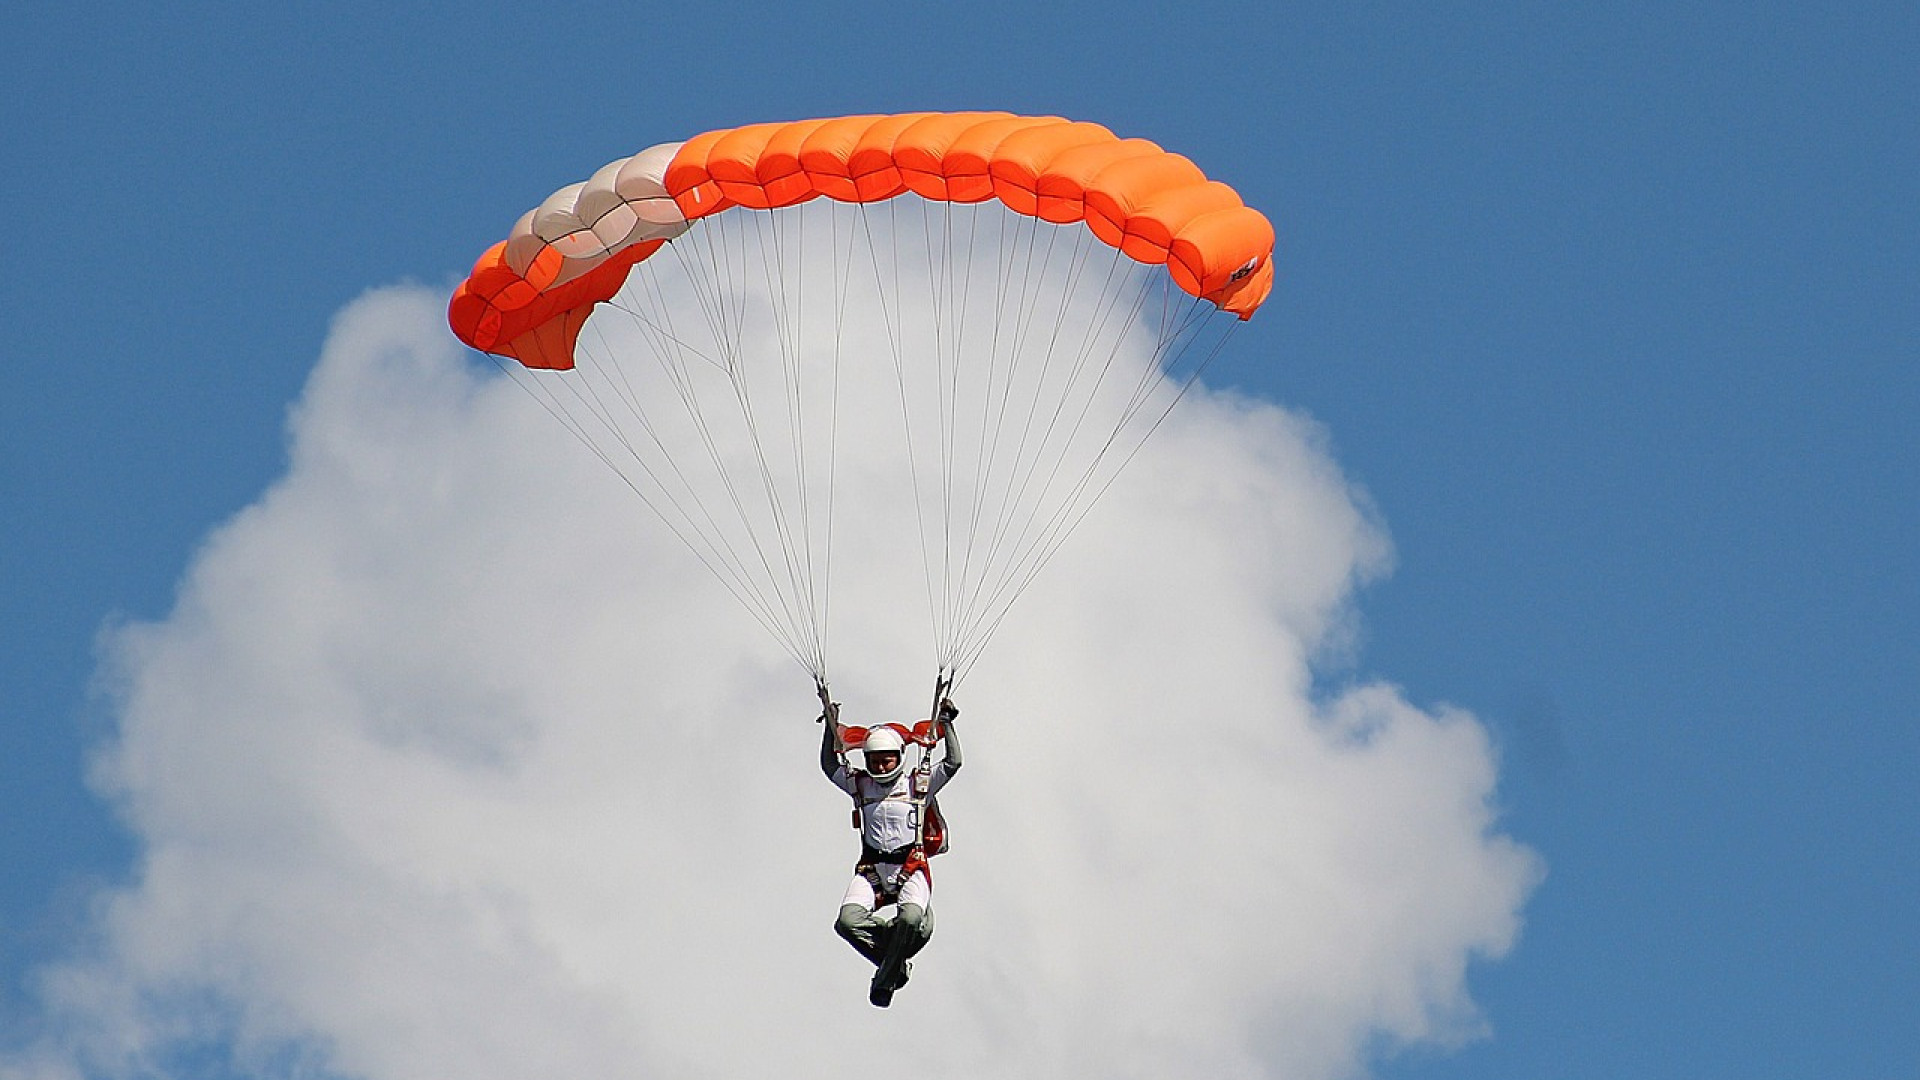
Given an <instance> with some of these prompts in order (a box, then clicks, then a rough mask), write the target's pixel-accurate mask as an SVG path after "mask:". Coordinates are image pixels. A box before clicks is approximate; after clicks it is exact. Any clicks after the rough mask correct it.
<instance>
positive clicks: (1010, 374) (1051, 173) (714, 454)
mask: <svg viewBox="0 0 1920 1080" xmlns="http://www.w3.org/2000/svg"><path fill="white" fill-rule="evenodd" d="M1273 243H1274V232H1273V227H1272V226H1271V225H1270V224H1269V223H1268V221H1267V219H1266V218H1265V217H1264V216H1262V215H1261V214H1260V213H1259V212H1258V211H1256V210H1253V209H1251V208H1249V207H1247V206H1246V205H1244V203H1243V202H1242V201H1241V198H1240V196H1239V195H1238V194H1237V193H1236V192H1235V191H1234V190H1233V189H1232V188H1230V187H1228V186H1227V185H1225V184H1223V183H1220V182H1218V181H1215V180H1210V179H1208V178H1207V177H1206V176H1205V175H1204V174H1203V173H1202V172H1201V171H1200V169H1199V168H1198V167H1197V166H1195V165H1194V164H1193V162H1191V161H1189V160H1188V159H1186V158H1184V157H1181V156H1180V155H1178V154H1174V153H1170V152H1168V151H1166V150H1163V149H1161V148H1160V147H1159V146H1157V145H1155V144H1154V143H1151V142H1147V141H1146V140H1144V139H1123V138H1118V137H1116V136H1115V135H1114V134H1113V133H1112V132H1111V131H1109V130H1107V129H1106V128H1104V127H1101V126H1100V125H1098V124H1088V123H1076V122H1073V121H1069V120H1065V119H1061V118H1059V117H1025V116H1014V115H1011V114H1008V113H998V112H975V113H907V114H901V115H892V116H847V117H835V118H827V119H816V120H801V121H796V122H792V123H772V124H751V125H748V126H745V127H738V128H730V129H726V130H721V131H710V132H707V133H705V134H703V135H697V136H695V137H693V138H691V139H689V140H687V141H686V142H680V143H664V144H661V145H657V146H653V147H650V148H648V149H646V150H642V151H640V152H639V153H637V154H634V155H632V156H630V157H626V158H621V159H620V160H617V161H614V162H611V163H609V164H607V165H606V166H604V167H603V168H601V169H599V170H598V171H597V172H595V173H594V174H593V175H592V176H591V177H589V178H588V179H587V180H585V181H583V182H581V183H578V184H573V185H570V186H568V187H565V188H562V189H560V190H559V191H556V192H554V193H553V195H551V196H550V197H548V198H547V199H546V200H545V201H544V202H542V203H541V204H540V205H539V206H537V207H535V208H534V209H532V210H530V211H528V212H527V213H526V214H525V215H524V216H523V217H521V219H520V220H519V222H518V223H516V224H515V225H514V227H513V229H512V231H511V232H510V233H509V234H508V236H507V238H506V239H505V240H503V241H501V242H500V243H498V244H495V245H494V246H493V247H492V248H490V249H488V251H487V252H486V254H485V255H483V256H482V257H481V259H480V261H479V262H478V263H477V264H476V265H475V266H474V269H473V273H472V275H471V276H470V277H468V278H467V280H466V281H465V282H464V283H462V284H461V285H460V287H459V288H458V289H457V290H456V291H455V293H454V295H453V298H452V301H451V303H450V305H449V308H448V319H449V321H450V323H451V324H452V326H453V330H454V332H455V333H456V334H457V335H458V336H459V337H460V339H461V340H463V341H465V342H466V343H467V344H469V345H471V346H473V347H474V348H476V349H479V350H481V351H483V352H487V353H491V354H494V355H495V356H497V357H502V358H507V359H506V360H502V361H501V362H500V366H501V368H502V370H503V371H504V372H506V373H507V374H508V375H509V376H511V377H512V378H514V379H515V381H517V382H519V383H520V385H522V386H523V387H525V388H526V389H527V390H528V391H529V393H531V394H533V395H534V396H535V397H536V398H537V399H538V400H540V401H541V403H542V404H543V405H545V406H546V408H547V409H548V410H549V411H550V412H552V413H553V415H554V416H555V417H556V418H558V419H559V420H560V421H561V422H562V423H563V424H564V425H565V426H566V427H567V428H568V429H569V430H571V431H572V432H573V433H574V435H576V436H577V437H579V438H580V439H581V441H583V442H585V443H586V444H587V445H588V446H589V447H591V448H592V449H593V451H594V452H595V453H596V454H597V455H599V457H600V458H601V459H602V460H603V461H605V462H607V463H608V464H609V465H610V466H612V467H613V468H614V469H615V470H616V471H617V472H618V473H619V475H620V476H621V477H622V479H624V480H625V482H626V483H627V485H628V487H630V488H631V489H632V490H633V491H634V492H635V493H636V494H638V495H639V496H640V498H641V499H642V500H644V501H645V502H646V503H647V505H648V506H650V507H652V508H653V509H654V510H655V511H656V512H657V513H658V514H659V515H660V516H661V518H662V519H663V520H664V521H665V522H666V523H667V525H668V526H669V527H670V528H671V529H672V530H673V531H674V532H675V534H676V535H678V536H679V537H680V538H681V539H682V540H683V541H684V542H685V543H686V544H687V545H688V546H689V547H690V548H691V549H692V550H693V551H694V553H695V554H696V555H697V556H698V557H699V558H700V560H701V561H702V562H703V563H704V564H705V565H706V566H707V567H708V568H709V569H710V570H712V571H713V572H714V574H715V575H716V577H718V578H719V579H720V580H721V582H722V583H723V584H724V585H725V586H726V587H727V588H728V590H729V591H730V592H731V593H732V594H733V595H734V596H735V598H736V599H738V600H739V601H740V602H741V603H742V604H743V605H744V606H745V607H746V608H747V609H748V610H749V611H750V612H751V613H752V614H753V615H754V617H755V618H756V619H757V620H758V621H759V622H760V623H761V624H762V625H763V626H765V627H766V628H767V629H768V630H769V631H770V632H771V633H772V634H773V635H774V637H775V638H776V639H778V640H779V641H780V642H781V643H782V645H783V646H784V647H785V648H786V649H787V650H788V652H789V653H790V654H792V655H793V656H794V658H795V659H796V660H798V661H799V662H800V663H801V664H802V665H804V666H805V667H806V668H807V669H808V670H809V671H810V672H812V673H813V675H814V676H815V678H816V680H818V681H820V682H822V683H824V682H825V677H826V659H827V658H826V653H827V637H828V635H827V623H828V614H829V603H828V601H829V597H830V596H831V594H832V590H831V589H830V588H829V584H830V579H831V578H833V577H835V576H836V575H839V576H843V577H844V576H849V575H861V576H863V577H865V578H866V579H867V580H869V581H871V582H872V583H873V584H874V585H875V586H876V588H877V589H878V590H880V591H884V592H885V593H886V595H888V596H889V597H891V596H893V595H896V594H897V593H898V592H899V591H901V583H900V581H899V578H898V576H897V575H895V574H893V573H892V568H890V567H888V566H886V565H883V564H884V563H886V561H887V560H889V559H891V558H893V553H894V552H896V551H901V550H909V549H912V550H917V553H918V555H919V559H920V565H919V567H918V569H920V570H922V571H923V572H924V575H925V578H926V592H927V603H928V612H929V619H928V622H929V624H930V627H931V630H932V638H933V643H932V644H933V659H934V661H935V665H936V666H937V668H938V670H939V671H940V672H941V674H942V677H943V679H945V680H947V681H949V682H957V681H958V678H959V676H960V674H961V673H962V672H964V671H965V670H966V669H967V667H968V666H969V665H970V664H971V663H972V662H973V660H974V659H975V658H976V657H977V656H978V655H979V653H980V651H981V650H982V649H983V648H984V647H985V644H986V641H987V639H988V638H989V637H990V636H991V635H992V634H993V632H994V630H995V629H996V628H997V627H998V626H999V625H1000V622H1001V620H1002V619H1003V617H1004V616H1005V615H1006V613H1007V611H1008V609H1009V607H1010V606H1011V605H1012V603H1013V601H1014V599H1015V598H1016V597H1017V596H1019V594H1020V593H1021V591H1022V590H1023V589H1025V588H1026V587H1027V585H1028V583H1030V582H1031V581H1032V580H1033V579H1034V576H1035V575H1036V574H1038V572H1039V571H1040V568H1041V567H1042V566H1043V565H1044V564H1046V563H1047V562H1048V560H1050V559H1051V558H1052V556H1053V555H1054V553H1055V552H1056V551H1057V550H1059V548H1060V547H1061V545H1062V544H1063V543H1064V542H1065V540H1066V538H1067V536H1068V535H1069V534H1070V533H1071V532H1072V531H1073V530H1074V529H1075V527H1076V526H1077V525H1078V524H1079V522H1080V521H1081V520H1082V519H1083V518H1084V517H1085V516H1086V514H1087V513H1088V511H1089V510H1090V509H1091V507H1092V505H1093V503H1094V502H1095V501H1096V500H1097V499H1098V498H1099V497H1100V495H1101V493H1102V492H1104V491H1105V490H1106V489H1107V487H1108V486H1109V485H1110V484H1111V483H1112V482H1113V480H1114V478H1115V476H1116V475H1117V474H1118V472H1119V471H1120V469H1121V468H1122V467H1124V466H1125V464H1126V463H1127V461H1128V460H1129V459H1130V458H1131V457H1132V455H1133V454H1134V452H1135V451H1136V450H1138V449H1139V447H1140V446H1141V445H1142V443H1143V442H1144V441H1145V440H1146V438H1147V437H1148V436H1149V435H1150V434H1151V433H1152V432H1153V431H1154V429H1155V428H1157V427H1158V426H1159V424H1160V422H1161V420H1162V419H1164V418H1165V417H1166V416H1167V414H1168V410H1170V409H1171V408H1172V407H1173V405H1174V403H1175V402H1176V401H1177V400H1179V398H1180V397H1181V396H1182V395H1183V394H1184V393H1185V392H1186V390H1187V388H1188V387H1189V386H1191V385H1192V384H1193V382H1194V381H1195V380H1196V379H1197V378H1198V375H1199V373H1200V370H1201V369H1202V368H1203V367H1204V366H1205V365H1206V363H1207V362H1208V361H1210V360H1211V358H1212V357H1213V356H1214V355H1215V354H1216V353H1217V352H1218V351H1219V349H1220V347H1221V344H1222V343H1223V342H1224V341H1225V339H1226V337H1227V335H1228V334H1229V333H1230V331H1231V330H1232V329H1233V327H1235V326H1237V325H1238V324H1240V323H1241V322H1243V321H1244V320H1246V319H1247V318H1248V317H1250V316H1251V315H1252V314H1253V312H1254V311H1255V310H1256V309H1257V308H1258V307H1259V306H1260V305H1261V303H1262V302H1263V301H1264V300H1265V299H1266V298H1267V295H1268V293H1269V292H1271V291H1272V288H1273V280H1274V271H1273V265H1272V256H1273ZM510 361H517V362H510ZM887 361H890V363H888V362H887ZM887 414H894V415H887ZM902 437H904V442H900V441H899V440H900V439H901V438H902ZM882 443H885V444H886V446H887V449H885V450H884V451H876V450H874V449H873V448H875V447H877V446H880V445H881V444H882ZM860 448H865V450H866V452H867V453H869V454H870V455H871V454H877V455H878V456H877V457H875V458H874V459H873V460H871V461H869V460H867V459H865V458H863V459H861V461H860V463H859V464H858V466H857V467H851V468H849V467H844V466H843V465H842V464H841V462H842V458H844V457H846V456H847V454H848V452H849V451H850V450H857V449H860ZM896 466H897V468H898V469H899V470H901V471H903V472H904V473H905V474H906V476H905V477H904V478H903V477H902V476H900V475H899V474H897V473H895V474H885V470H886V469H887V468H893V467H896ZM855 477H857V479H854V478H855ZM856 485H857V486H856ZM837 487H838V490H837ZM898 492H910V493H911V498H912V500H913V505H912V507H911V509H910V510H908V511H904V512H896V511H891V510H888V509H886V507H889V506H894V505H896V503H890V502H888V501H887V500H888V499H889V498H894V497H895V496H894V495H893V494H890V493H898ZM836 494H838V495H839V496H840V502H839V504H838V505H840V506H842V507H843V510H842V513H845V514H850V515H852V516H853V519H854V522H855V525H856V526H857V529H855V530H849V529H847V527H846V526H845V525H842V526H841V527H840V529H839V531H838V533H836V528H835V520H836V519H835V509H836V505H837V504H836ZM876 508H878V509H876ZM889 529H892V530H893V531H892V532H889V531H888V530H889ZM836 535H838V536H839V537H840V538H841V540H842V541H843V542H844V541H846V540H847V539H848V538H849V537H851V539H852V540H854V541H855V542H856V548H855V550H853V551H849V552H847V553H846V554H845V555H844V556H843V557H842V558H841V559H840V560H839V562H838V563H836V561H835V558H834V551H835V543H836ZM916 544H917V548H916V547H915V545H916ZM858 545H865V546H858ZM908 584H909V586H910V584H911V583H910V582H909V583H908ZM874 591H875V590H863V594H867V595H870V594H872V593H873V592H874ZM875 607H876V605H873V604H867V605H866V606H864V607H863V606H862V605H861V604H857V603H856V604H848V605H843V607H841V608H835V609H834V610H833V614H834V617H835V620H836V622H853V621H855V620H858V619H861V618H866V619H868V621H869V623H873V622H874V620H881V619H884V618H889V617H893V613H894V612H897V611H898V610H899V608H900V605H898V604H892V605H878V607H881V608H885V611H884V612H880V613H876V611H875V610H874V609H875ZM849 608H850V609H852V610H851V614H847V613H846V611H847V609H849ZM903 629H906V628H904V627H890V628H886V629H885V630H882V631H874V630H873V629H872V627H871V626H869V625H865V624H861V625H859V626H857V629H856V636H859V634H860V633H866V634H867V635H868V637H870V638H876V637H877V638H878V639H881V640H898V639H899V638H900V637H901V635H900V633H899V631H900V630H903Z"/></svg>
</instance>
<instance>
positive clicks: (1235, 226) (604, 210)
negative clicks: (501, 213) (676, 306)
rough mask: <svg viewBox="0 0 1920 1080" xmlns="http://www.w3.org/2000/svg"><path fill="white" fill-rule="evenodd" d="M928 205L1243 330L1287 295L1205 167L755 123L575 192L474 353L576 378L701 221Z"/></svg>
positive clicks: (927, 134) (910, 126) (538, 228)
mask: <svg viewBox="0 0 1920 1080" xmlns="http://www.w3.org/2000/svg"><path fill="white" fill-rule="evenodd" d="M908 192H911V193H913V194H915V195H918V196H920V197H921V198H924V199H928V200H932V201H936V202H953V203H974V202H983V201H986V200H989V199H992V200H998V201H999V202H1001V203H1003V204H1005V205H1006V207H1007V208H1008V209H1010V210H1012V211H1014V212H1015V213H1019V214H1026V215H1030V216H1033V217H1038V218H1040V219H1042V220H1044V221H1049V222H1053V223H1055V224H1071V223H1074V222H1085V223H1086V225H1087V226H1088V228H1090V229H1091V230H1092V231H1093V233H1094V235H1095V236H1097V237H1098V238H1099V239H1100V240H1101V241H1102V242H1103V243H1106V244H1108V245H1110V246H1112V247H1114V248H1117V249H1119V250H1120V251H1122V252H1123V253H1125V254H1126V255H1127V256H1128V257H1129V258H1131V259H1134V260H1136V261H1138V262H1140V263H1144V264H1149V265H1159V264H1165V265H1166V267H1167V270H1168V272H1169V274H1171V275H1172V279H1173V281H1174V283H1175V284H1177V285H1178V286H1179V287H1180V288H1181V289H1183V290H1185V291H1186V292H1187V293H1189V294H1191V295H1193V296H1196V297H1199V298H1201V299H1203V300H1206V301H1208V302H1210V303H1212V304H1214V305H1215V306H1217V307H1219V308H1220V309H1222V310H1224V311H1229V312H1232V313H1233V314H1236V315H1238V316H1240V317H1241V318H1242V319H1245V318H1248V317H1250V316H1251V315H1252V314H1253V312H1254V310H1255V309H1256V308H1258V307H1259V306H1260V304H1261V302H1262V301H1264V300H1265V299H1266V298H1267V294H1268V293H1269V292H1271V291H1272V289H1273V265H1272V255H1273V241H1274V234H1273V226H1272V225H1271V224H1270V223H1268V221H1267V219H1266V218H1265V217H1264V216H1263V215H1262V214H1261V213H1260V212H1259V211H1257V210H1254V209H1252V208H1250V207H1248V206H1246V205H1244V204H1243V203H1242V202H1241V200H1240V196H1239V195H1238V194H1237V193H1235V192H1234V190H1233V189H1232V188H1230V187H1228V186H1227V185H1225V184H1222V183H1219V182H1218V181H1212V180H1208V179H1207V178H1206V176H1205V175H1204V174H1202V173H1201V171H1200V169H1199V168H1198V167H1196V166H1195V165H1194V164H1193V163H1192V162H1191V161H1188V160H1187V159H1186V158H1184V157H1181V156H1180V155H1178V154H1174V153H1169V152H1167V151H1165V150H1162V149H1161V148H1160V147H1158V146H1156V145H1155V144H1153V143H1151V142H1148V141H1146V140H1144V139H1121V138H1118V137H1116V136H1115V135H1114V134H1113V133H1112V132H1111V131H1108V130H1107V129H1106V128H1104V127H1101V126H1100V125H1098V124H1089V123H1077V122H1074V121H1069V120H1064V119H1061V118H1059V117H1030V116H1014V115H1011V114H1008V113H993V112H978V113H905V114H899V115H892V116H844V117H834V118H828V119H818V120H799V121H794V122H791V123H771V124H750V125H747V126H745V127H738V128H729V129H724V130H720V131H709V132H707V133H706V134H704V135H698V136H695V137H694V138H692V139H690V140H688V141H686V142H684V143H668V144H663V145H661V146H655V147H652V148H649V149H647V150H643V151H641V152H640V153H638V154H635V155H634V156H633V157H631V158H626V159H622V160H620V161H616V162H613V163H612V164H609V165H607V166H606V167H605V168H602V169H601V170H600V171H598V172H596V173H595V174H594V175H593V177H592V179H590V180H588V181H586V182H585V183H583V184H577V185H574V186H573V187H569V188H563V189H562V190H561V191H559V192H556V193H555V195H554V197H553V198H550V199H548V200H547V201H546V202H545V203H543V204H542V205H541V206H540V207H539V208H538V209H536V210H533V211H531V212H529V213H528V214H527V216H526V217H524V218H522V219H521V221H520V223H519V224H518V225H517V226H516V227H515V229H514V232H513V235H512V236H510V237H509V238H508V239H507V240H504V241H502V242H501V243H499V244H496V245H494V246H493V247H492V248H489V249H488V250H487V252H486V254H485V255H483V256H481V258H480V261H479V262H478V263H476V264H475V265H474V268H473V273H472V274H471V275H470V276H469V277H468V278H467V280H466V281H465V282H464V283H462V284H461V285H460V287H459V288H458V289H457V290H456V291H455V293H454V296H453V300H452V303H451V304H450V305H449V309H448V319H449V322H450V323H451V324H452V326H453V331H454V333H455V334H457V335H458V336H459V337H460V340H462V341H464V342H466V343H467V344H469V345H471V346H473V347H474V348H476V349H479V350H481V351H483V352H491V353H496V354H499V355H503V356H510V357H513V358H514V359H517V360H519V361H520V362H521V363H523V364H525V365H527V366H528V367H536V368H554V369H565V368H569V367H571V366H572V365H573V345H574V341H575V339H576V337H577V336H578V334H579V332H580V327H581V324H582V323H584V322H585V320H586V317H587V315H588V313H589V312H590V311H591V309H592V307H593V305H594V304H596V303H600V302H602V301H605V300H607V299H609V298H611V297H612V296H613V295H614V294H615V293H617V292H619V290H620V287H621V285H622V284H623V283H624V282H625V280H626V276H627V272H628V270H629V269H630V268H631V267H632V266H633V265H634V264H635V263H637V262H639V261H640V260H642V259H645V258H647V257H649V256H651V255H652V254H654V253H655V251H657V250H658V249H659V248H660V246H661V245H662V244H663V243H665V242H666V241H668V240H670V239H672V238H674V237H676V236H678V235H680V234H681V233H683V232H685V231H686V229H687V227H688V226H689V225H690V224H691V223H693V222H694V221H697V220H698V219H700V218H703V217H707V216H709V215H712V214H717V213H719V212H721V211H723V210H727V209H730V208H732V207H736V206H739V207H747V208H750V209H756V210H771V209H778V208H781V207H787V206H793V205H797V204H799V203H803V202H806V201H808V200H810V199H816V198H819V197H821V196H825V197H827V198H830V199H836V200H839V201H841V202H849V203H855V202H857V203H871V202H879V201H882V200H886V199H892V198H895V197H896V196H899V195H902V194H906V193H908Z"/></svg>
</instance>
